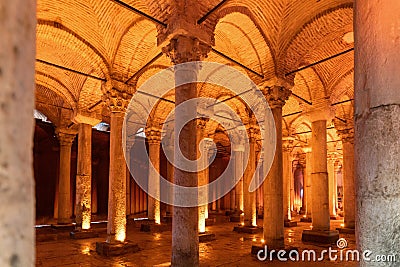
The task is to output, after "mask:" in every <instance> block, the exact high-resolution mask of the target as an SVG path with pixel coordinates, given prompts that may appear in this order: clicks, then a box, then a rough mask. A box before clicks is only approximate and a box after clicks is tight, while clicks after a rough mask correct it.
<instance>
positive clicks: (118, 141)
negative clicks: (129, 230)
mask: <svg viewBox="0 0 400 267" xmlns="http://www.w3.org/2000/svg"><path fill="white" fill-rule="evenodd" d="M123 121H124V113H123V112H111V125H110V127H111V128H110V176H109V186H108V223H107V235H108V239H107V242H113V241H114V240H116V241H120V242H123V241H124V240H125V237H126V163H125V158H124V153H123V149H122V125H123Z"/></svg>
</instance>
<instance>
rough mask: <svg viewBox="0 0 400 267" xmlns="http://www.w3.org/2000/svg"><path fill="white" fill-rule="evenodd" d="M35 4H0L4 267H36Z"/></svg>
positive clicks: (0, 216) (0, 262) (30, 0)
mask: <svg viewBox="0 0 400 267" xmlns="http://www.w3.org/2000/svg"><path fill="white" fill-rule="evenodd" d="M35 13H36V1H33V0H28V1H20V0H17V1H12V2H9V1H0V127H1V135H0V240H1V243H0V251H1V253H0V266H33V265H34V258H35V248H34V241H35V235H34V228H33V225H34V221H35V219H34V218H35V193H34V180H33V171H32V164H33V162H32V148H33V129H34V127H33V123H34V121H33V117H32V114H33V109H34V91H35V79H34V75H35V71H34V69H35V54H36V49H35V32H36V31H35V26H36V16H35V15H36V14H35Z"/></svg>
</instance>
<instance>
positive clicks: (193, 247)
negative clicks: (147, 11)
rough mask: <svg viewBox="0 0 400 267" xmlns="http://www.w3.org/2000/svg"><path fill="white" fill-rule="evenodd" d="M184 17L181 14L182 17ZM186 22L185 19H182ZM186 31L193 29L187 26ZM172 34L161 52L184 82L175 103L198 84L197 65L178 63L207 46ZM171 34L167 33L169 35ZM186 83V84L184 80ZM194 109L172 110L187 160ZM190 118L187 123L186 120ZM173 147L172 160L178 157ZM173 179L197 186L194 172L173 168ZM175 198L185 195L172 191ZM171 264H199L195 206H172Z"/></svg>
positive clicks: (193, 150)
mask: <svg viewBox="0 0 400 267" xmlns="http://www.w3.org/2000/svg"><path fill="white" fill-rule="evenodd" d="M182 19H183V18H182ZM184 23H186V22H184ZM189 32H193V33H194V31H192V30H189ZM171 35H173V36H174V37H173V38H172V39H171V40H170V43H169V44H168V45H167V46H166V47H164V48H163V52H164V53H166V54H167V56H168V57H170V58H171V60H172V62H173V64H175V65H176V66H175V70H174V74H175V83H176V84H184V85H181V86H179V87H177V88H176V89H175V106H178V105H180V104H181V103H183V102H185V101H187V100H190V99H193V98H196V97H197V85H196V84H194V83H188V82H192V81H196V80H197V75H198V68H199V67H200V66H197V67H193V66H187V65H179V64H180V63H185V62H191V61H198V60H201V59H202V58H204V57H205V56H206V55H207V53H208V52H209V51H210V46H208V45H206V44H204V43H203V42H201V41H200V40H199V39H197V38H194V37H189V36H183V35H179V34H176V33H171ZM171 35H170V36H171ZM185 83H186V84H185ZM196 116H197V110H196V109H193V108H191V109H190V108H188V109H187V110H185V112H182V113H177V114H175V125H185V126H184V127H183V128H182V130H181V131H180V132H179V131H174V135H175V137H174V138H175V140H179V146H180V150H181V151H182V154H183V156H185V157H186V158H187V159H189V160H196V158H197V141H196V139H197V137H196V134H195V133H196V131H197V127H196V121H195V120H193V118H195V117H196ZM189 119H191V121H189V122H188V123H186V121H187V120H189ZM177 149H178V148H177V147H175V160H174V161H175V162H178V160H180V159H179V158H178V156H177V153H176V152H177V151H178V150H177ZM174 183H175V184H177V185H180V186H197V185H198V177H197V173H193V172H187V171H184V170H180V169H178V168H175V169H174ZM174 197H175V199H178V198H181V197H184V196H180V195H178V194H177V193H176V192H175V194H174ZM171 265H172V266H198V265H199V237H198V207H178V206H174V209H173V220H172V259H171Z"/></svg>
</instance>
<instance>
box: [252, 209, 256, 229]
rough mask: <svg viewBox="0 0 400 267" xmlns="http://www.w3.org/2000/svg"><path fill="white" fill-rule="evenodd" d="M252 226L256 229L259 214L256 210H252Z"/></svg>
mask: <svg viewBox="0 0 400 267" xmlns="http://www.w3.org/2000/svg"><path fill="white" fill-rule="evenodd" d="M251 225H252V226H254V227H255V226H257V212H256V209H253V210H252V214H251Z"/></svg>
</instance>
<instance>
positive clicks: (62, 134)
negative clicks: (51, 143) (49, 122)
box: [56, 128, 77, 146]
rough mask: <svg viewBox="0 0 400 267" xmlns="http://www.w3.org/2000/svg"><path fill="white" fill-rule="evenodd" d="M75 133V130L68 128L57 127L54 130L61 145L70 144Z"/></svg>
mask: <svg viewBox="0 0 400 267" xmlns="http://www.w3.org/2000/svg"><path fill="white" fill-rule="evenodd" d="M76 134H77V131H76V130H71V129H68V128H59V129H57V130H56V135H57V138H58V141H59V142H60V145H61V146H71V145H72V142H73V141H74V139H75V136H76Z"/></svg>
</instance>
